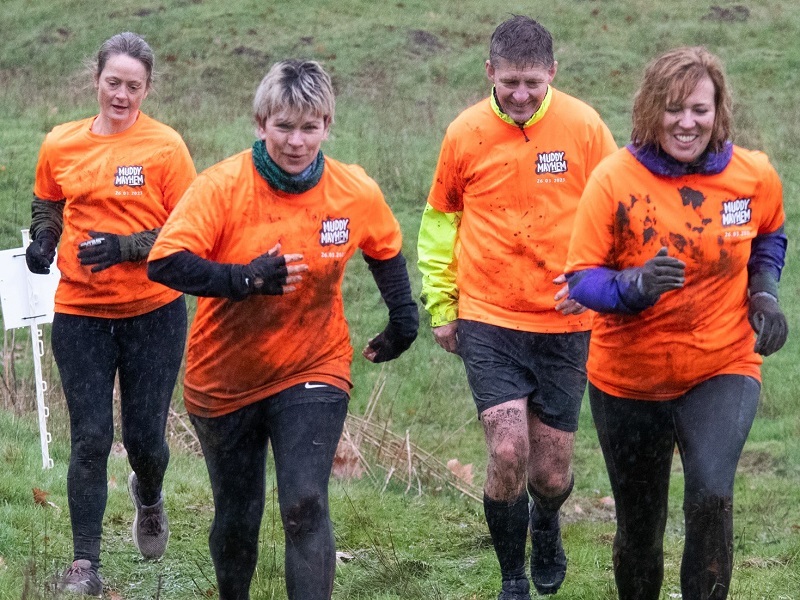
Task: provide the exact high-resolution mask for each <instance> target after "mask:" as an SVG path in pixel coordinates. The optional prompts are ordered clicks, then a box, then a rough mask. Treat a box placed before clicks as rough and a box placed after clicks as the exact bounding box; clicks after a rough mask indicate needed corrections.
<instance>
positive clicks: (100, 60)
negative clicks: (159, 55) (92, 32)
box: [92, 31, 156, 89]
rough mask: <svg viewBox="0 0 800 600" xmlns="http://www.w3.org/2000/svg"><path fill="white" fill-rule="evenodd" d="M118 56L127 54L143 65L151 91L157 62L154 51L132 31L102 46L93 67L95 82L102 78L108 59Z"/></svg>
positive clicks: (116, 36)
mask: <svg viewBox="0 0 800 600" xmlns="http://www.w3.org/2000/svg"><path fill="white" fill-rule="evenodd" d="M118 54H125V55H126V56H130V57H131V58H135V59H136V60H138V61H139V62H140V63H142V66H144V70H145V71H146V72H147V81H146V85H147V88H148V89H149V88H150V86H151V84H152V81H153V69H154V68H155V62H156V59H155V56H154V55H153V49H152V48H150V45H149V44H148V43H147V42H145V41H144V39H142V37H141V36H139V35H137V34H135V33H131V32H130V31H125V32H123V33H118V34H117V35H114V36H111V37H110V38H108V39H107V40H106V41H105V42H103V45H102V46H100V50H99V51H98V52H97V59H96V60H95V62H94V64H93V67H92V71H93V73H94V77H95V80H97V79H99V78H100V74H101V73H102V72H103V69H105V67H106V63H107V62H108V59H109V58H111V57H112V56H117V55H118Z"/></svg>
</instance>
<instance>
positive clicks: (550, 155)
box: [536, 152, 567, 175]
mask: <svg viewBox="0 0 800 600" xmlns="http://www.w3.org/2000/svg"><path fill="white" fill-rule="evenodd" d="M565 154H566V152H539V153H538V154H537V155H536V174H537V175H540V174H542V173H566V172H567V161H566V159H565V158H564V155H565Z"/></svg>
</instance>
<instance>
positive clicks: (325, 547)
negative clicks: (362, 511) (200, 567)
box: [191, 383, 348, 600]
mask: <svg viewBox="0 0 800 600" xmlns="http://www.w3.org/2000/svg"><path fill="white" fill-rule="evenodd" d="M310 385H311V388H310V389H309V388H306V387H305V386H304V385H296V386H294V387H292V388H289V389H288V390H285V391H283V392H281V393H279V394H276V395H274V396H271V397H269V398H266V399H264V400H261V401H260V402H257V403H255V404H251V405H249V406H245V407H244V408H241V409H239V410H237V411H235V412H233V413H230V414H227V415H223V416H220V417H213V418H202V417H197V416H194V415H192V416H191V420H192V423H193V424H194V426H195V429H196V430H197V436H198V438H199V439H200V444H201V446H202V448H203V454H204V456H205V460H206V466H207V467H208V474H209V477H210V479H211V490H212V493H213V495H214V521H213V523H212V525H211V533H210V535H209V548H210V550H211V558H212V560H213V561H214V569H215V571H216V575H217V587H218V589H219V597H220V600H248V599H249V598H250V582H251V579H252V577H253V572H254V570H255V567H256V562H257V559H258V532H259V528H260V526H261V518H262V515H263V512H264V503H265V491H266V487H265V486H266V481H265V479H266V477H265V471H266V460H267V444H268V442H271V445H272V450H273V453H274V458H275V476H276V478H277V485H278V504H279V506H280V512H281V519H282V521H283V529H284V537H285V540H286V559H285V569H286V589H287V594H288V597H289V600H328V599H329V598H330V597H331V593H332V592H333V576H334V573H335V570H336V548H335V544H334V537H333V526H332V524H331V520H330V515H329V511H328V481H329V479H330V473H331V466H332V465H333V457H334V454H335V453H336V446H337V444H338V443H339V437H340V436H341V433H342V427H343V425H344V420H345V416H346V415H347V403H348V395H347V394H346V393H345V392H344V391H342V390H339V389H337V388H333V387H331V386H323V385H321V384H315V383H312V384H310Z"/></svg>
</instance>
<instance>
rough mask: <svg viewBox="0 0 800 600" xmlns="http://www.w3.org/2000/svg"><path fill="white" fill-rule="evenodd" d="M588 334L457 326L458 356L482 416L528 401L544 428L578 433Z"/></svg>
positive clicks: (473, 324) (471, 324)
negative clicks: (513, 402) (514, 402)
mask: <svg viewBox="0 0 800 600" xmlns="http://www.w3.org/2000/svg"><path fill="white" fill-rule="evenodd" d="M589 335H590V332H588V331H578V332H574V333H532V332H530V331H518V330H516V329H507V328H505V327H498V326H496V325H489V324H487V323H480V322H478V321H467V320H463V319H459V321H458V353H459V355H460V356H461V358H462V359H463V361H464V367H465V368H466V371H467V380H468V381H469V387H470V389H471V390H472V396H473V398H474V399H475V404H476V406H477V408H478V414H479V415H480V414H481V413H483V411H485V410H486V409H488V408H492V407H493V406H497V405H498V404H502V403H504V402H508V401H509V400H515V399H517V398H527V399H528V408H529V409H531V410H532V411H534V412H535V413H536V414H537V415H538V416H539V418H540V419H541V421H542V422H543V423H544V424H545V425H549V426H550V427H553V428H554V429H558V430H560V431H569V432H573V431H577V429H578V415H579V413H580V410H581V401H582V399H583V393H584V391H585V390H586V358H587V356H588V353H589Z"/></svg>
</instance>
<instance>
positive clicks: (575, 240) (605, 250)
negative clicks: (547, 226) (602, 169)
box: [564, 172, 614, 273]
mask: <svg viewBox="0 0 800 600" xmlns="http://www.w3.org/2000/svg"><path fill="white" fill-rule="evenodd" d="M611 206H612V198H611V196H610V195H609V193H608V191H607V190H606V189H604V187H603V185H602V183H601V180H600V177H598V174H597V172H595V173H594V174H593V175H592V176H590V177H589V181H588V182H587V183H586V187H585V188H584V190H583V194H582V195H581V200H580V203H579V204H578V212H577V214H576V215H575V225H574V227H573V229H572V236H571V238H570V244H569V251H568V253H567V263H566V265H565V267H564V271H565V272H566V273H574V272H575V271H582V270H583V269H590V268H592V267H598V266H608V267H612V268H613V265H608V264H606V263H607V257H608V256H609V254H610V252H611V250H612V248H613V245H614V237H613V236H614V233H613V232H614V221H613V214H612V210H611Z"/></svg>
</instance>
